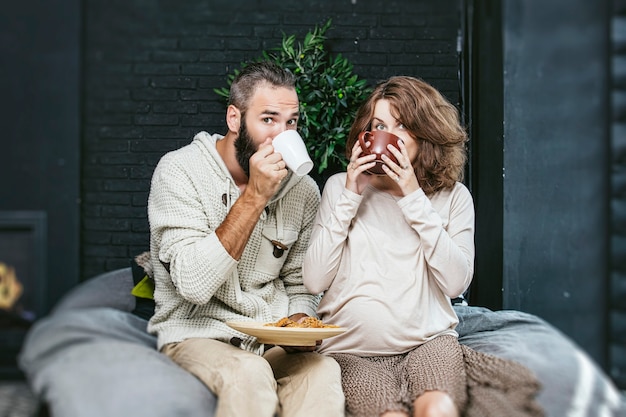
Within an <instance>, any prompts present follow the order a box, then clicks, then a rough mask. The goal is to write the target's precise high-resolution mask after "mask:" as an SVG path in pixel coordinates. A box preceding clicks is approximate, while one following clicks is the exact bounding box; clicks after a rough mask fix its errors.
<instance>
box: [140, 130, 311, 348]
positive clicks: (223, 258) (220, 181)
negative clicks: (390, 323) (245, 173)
mask: <svg viewBox="0 0 626 417" xmlns="http://www.w3.org/2000/svg"><path fill="white" fill-rule="evenodd" d="M222 138H223V137H222V136H221V135H218V134H214V135H212V136H211V135H209V134H208V133H206V132H200V133H198V134H197V135H196V136H195V137H194V140H193V141H192V142H191V143H190V144H189V145H187V146H184V147H182V148H180V149H178V150H175V151H172V152H170V153H168V154H166V155H165V156H163V158H162V159H161V161H160V162H159V164H158V165H157V167H156V169H155V171H154V174H153V177H152V186H151V190H150V196H149V200H148V218H149V222H150V251H151V259H152V267H153V268H154V280H155V292H154V300H155V303H156V310H155V314H154V316H153V317H152V318H151V320H150V322H149V324H148V330H149V331H150V332H152V333H155V334H157V336H158V348H159V349H160V348H161V347H162V346H163V345H164V344H167V343H172V342H179V341H182V340H184V339H187V338H191V337H205V338H212V339H217V340H222V341H224V342H229V341H230V340H231V338H233V337H237V338H240V339H241V340H242V343H241V345H240V347H241V348H242V349H246V350H249V351H251V352H256V353H260V352H261V350H262V345H260V344H258V343H257V342H256V338H254V337H251V336H248V335H245V334H243V333H240V332H238V331H236V330H233V329H231V328H230V327H228V326H227V325H226V324H225V323H224V322H225V321H228V320H235V321H245V320H253V321H259V322H269V321H275V320H277V319H279V318H280V317H284V316H287V315H290V314H293V313H298V312H303V313H307V314H309V315H311V316H315V315H316V314H315V311H316V308H317V304H318V302H319V297H318V296H314V295H311V294H310V293H309V292H308V291H307V290H306V288H305V287H304V285H303V283H302V268H301V267H302V261H303V258H304V254H305V251H306V248H307V246H308V243H309V238H310V235H311V228H312V224H313V220H314V217H315V214H316V212H317V208H318V205H319V200H320V192H319V188H318V186H317V184H316V183H315V181H314V180H313V179H312V178H311V177H309V176H303V177H298V176H296V175H291V174H290V176H288V177H287V180H286V181H284V185H283V186H282V187H281V188H280V190H279V191H278V192H277V194H276V195H275V196H274V197H273V198H272V200H271V201H270V202H269V203H268V205H267V206H266V208H265V212H264V213H263V214H262V216H261V218H260V219H259V221H258V223H257V225H256V227H255V229H254V231H253V232H252V235H251V236H250V239H249V240H248V244H247V246H246V248H245V250H244V253H243V255H242V257H241V259H240V260H239V261H238V262H237V261H236V260H234V259H233V258H232V257H231V256H230V255H229V254H228V252H227V251H226V250H225V249H224V247H223V246H222V244H221V242H220V241H219V239H218V238H217V236H216V235H215V233H214V232H215V229H216V228H217V227H218V226H219V225H220V224H221V223H222V221H223V220H224V218H225V217H226V215H227V213H228V211H229V210H230V207H232V204H234V202H235V201H236V199H237V198H238V197H239V189H238V188H237V186H236V184H235V183H234V181H233V179H232V177H231V175H230V173H229V172H228V170H227V169H226V166H225V165H224V163H223V161H222V159H221V158H220V156H219V154H218V153H217V150H216V148H215V143H216V141H218V140H221V139H222ZM272 240H277V241H279V242H281V243H283V244H284V245H286V246H287V247H288V249H286V250H284V252H282V253H281V252H280V251H275V249H274V245H273V244H272V242H271V241H272Z"/></svg>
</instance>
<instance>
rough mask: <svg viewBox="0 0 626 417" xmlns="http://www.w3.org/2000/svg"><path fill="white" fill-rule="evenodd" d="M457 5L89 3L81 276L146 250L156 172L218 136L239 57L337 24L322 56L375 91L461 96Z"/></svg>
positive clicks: (435, 0)
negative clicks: (200, 140)
mask: <svg viewBox="0 0 626 417" xmlns="http://www.w3.org/2000/svg"><path fill="white" fill-rule="evenodd" d="M461 4H462V1H461V0H405V1H387V2H380V1H373V0H341V1H338V0H337V1H335V0H333V1H323V0H317V1H313V0H310V1H280V2H279V1H274V0H257V1H253V2H251V1H243V0H229V1H223V0H219V1H213V0H210V1H206V0H204V1H200V0H185V1H178V0H176V1H174V0H162V1H155V0H107V1H105V0H86V1H85V2H83V7H84V9H83V14H84V27H83V33H84V38H83V39H84V45H83V51H84V57H83V64H84V71H83V76H84V79H83V85H84V91H83V111H84V112H83V124H82V126H83V131H82V149H81V152H82V156H81V158H82V159H81V161H82V162H81V171H82V172H81V178H82V180H81V181H82V182H81V200H82V206H81V207H82V208H81V217H82V225H81V263H82V265H81V277H82V279H86V278H89V277H92V276H94V275H96V274H98V273H101V272H104V271H108V270H112V269H115V268H119V267H126V266H128V265H129V260H130V258H131V257H132V256H134V255H135V254H137V253H139V252H141V251H144V250H147V249H148V221H147V214H146V202H147V197H148V191H149V184H150V178H151V175H152V171H153V169H154V167H155V165H156V163H157V162H158V160H159V158H160V157H161V156H162V155H163V154H164V153H166V152H168V151H170V150H172V149H175V148H178V147H180V146H182V145H185V144H187V143H188V142H189V141H190V139H191V137H192V136H193V135H194V134H195V133H196V132H197V131H199V130H207V131H209V132H220V133H224V131H225V129H224V110H225V109H224V106H223V103H222V101H221V99H220V98H219V97H218V96H217V95H216V94H215V93H214V92H213V89H214V88H219V87H225V86H226V77H227V74H229V73H230V72H232V70H233V69H234V68H237V67H239V65H240V63H241V62H242V61H245V60H248V59H253V58H257V57H258V56H259V55H260V51H261V50H263V49H270V48H273V47H275V46H278V45H279V42H280V40H281V38H282V33H283V32H285V33H287V34H296V35H298V36H300V39H301V36H302V35H303V34H304V33H306V32H308V31H309V30H310V29H312V28H313V27H314V26H315V25H316V24H318V25H319V24H322V23H324V22H325V21H326V20H327V19H328V18H332V19H333V27H332V28H331V29H330V30H329V31H328V32H327V36H328V43H327V48H328V50H329V51H330V52H331V53H333V54H335V53H342V54H343V55H344V56H346V57H348V58H349V59H350V61H351V62H352V63H353V64H354V70H355V72H356V73H357V74H358V75H359V76H360V77H361V78H364V79H366V80H368V82H370V83H372V84H373V83H374V82H376V81H378V80H380V79H383V78H386V77H388V76H391V75H396V74H406V75H413V76H418V77H421V78H424V79H425V80H426V81H429V82H431V83H432V84H433V85H435V86H436V87H437V88H439V89H440V90H441V91H442V92H443V93H444V94H445V95H446V96H447V97H448V98H449V99H450V100H451V101H452V102H454V103H457V102H458V100H459V79H458V78H459V77H458V70H459V64H458V53H457V37H458V34H459V30H460V28H461V9H460V5H461Z"/></svg>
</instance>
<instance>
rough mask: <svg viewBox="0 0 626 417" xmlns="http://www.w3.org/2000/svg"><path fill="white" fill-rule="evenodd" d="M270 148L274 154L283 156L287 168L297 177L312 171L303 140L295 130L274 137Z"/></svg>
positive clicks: (311, 164)
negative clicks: (272, 148) (272, 147)
mask: <svg viewBox="0 0 626 417" xmlns="http://www.w3.org/2000/svg"><path fill="white" fill-rule="evenodd" d="M272 146H274V152H279V153H280V154H281V155H282V156H283V160H284V161H285V163H286V164H287V167H288V168H289V169H290V170H292V171H293V172H295V173H296V175H298V176H299V177H301V176H303V175H306V174H308V173H309V172H310V171H311V169H313V161H312V160H311V157H310V156H309V153H308V152H307V150H306V145H305V144H304V140H302V137H301V136H300V134H299V133H298V132H297V131H296V130H293V129H290V130H285V131H284V132H281V133H280V134H278V135H276V137H275V138H274V140H273V141H272Z"/></svg>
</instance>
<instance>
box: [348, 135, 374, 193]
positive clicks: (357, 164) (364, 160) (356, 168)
mask: <svg viewBox="0 0 626 417" xmlns="http://www.w3.org/2000/svg"><path fill="white" fill-rule="evenodd" d="M367 143H369V142H367ZM362 152H363V150H362V149H361V145H360V144H359V141H356V142H355V143H354V146H353V147H352V154H351V155H350V163H349V164H348V170H347V175H346V188H347V189H348V190H350V191H352V192H353V193H357V194H359V195H360V194H361V193H362V192H363V190H364V189H365V186H367V184H369V182H370V179H371V176H370V175H361V174H362V173H363V172H365V171H366V170H368V169H370V168H372V167H373V166H374V165H376V162H374V159H376V155H374V154H372V155H366V156H360V155H361V153H362Z"/></svg>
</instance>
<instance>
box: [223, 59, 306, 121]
mask: <svg viewBox="0 0 626 417" xmlns="http://www.w3.org/2000/svg"><path fill="white" fill-rule="evenodd" d="M265 83H267V84H270V85H271V86H273V87H284V88H290V89H294V90H295V88H296V77H295V76H294V75H293V74H292V73H291V72H290V71H289V70H287V69H285V68H282V67H281V66H280V65H278V64H275V63H273V62H269V61H261V62H252V63H248V64H247V65H245V66H244V67H243V68H242V69H241V71H240V72H239V73H238V74H237V76H236V77H235V79H234V80H233V82H232V84H231V86H230V95H229V97H228V104H229V105H231V104H232V105H234V106H235V107H237V108H238V109H239V110H240V111H241V112H242V113H245V112H246V110H248V105H249V103H250V99H251V97H252V96H253V95H254V92H255V91H256V89H257V88H258V87H259V85H261V84H265Z"/></svg>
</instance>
